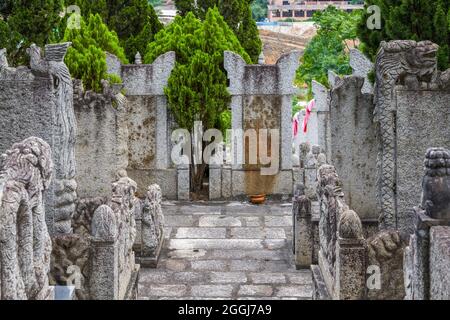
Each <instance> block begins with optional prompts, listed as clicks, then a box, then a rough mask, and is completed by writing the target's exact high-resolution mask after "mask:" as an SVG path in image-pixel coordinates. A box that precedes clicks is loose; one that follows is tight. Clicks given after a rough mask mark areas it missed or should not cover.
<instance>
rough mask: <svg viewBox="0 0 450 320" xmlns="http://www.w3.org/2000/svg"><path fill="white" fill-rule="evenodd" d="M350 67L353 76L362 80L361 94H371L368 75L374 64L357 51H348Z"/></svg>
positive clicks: (371, 86)
mask: <svg viewBox="0 0 450 320" xmlns="http://www.w3.org/2000/svg"><path fill="white" fill-rule="evenodd" d="M350 67H352V69H353V75H354V76H357V77H362V78H364V85H363V87H362V88H361V92H362V93H373V89H374V88H373V85H372V83H370V80H369V77H368V76H369V73H370V72H371V71H373V69H374V64H373V63H372V61H370V60H369V59H368V58H367V57H366V56H365V55H364V54H363V53H362V52H361V51H359V50H358V49H351V50H350Z"/></svg>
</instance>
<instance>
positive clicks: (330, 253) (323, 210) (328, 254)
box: [317, 164, 348, 276]
mask: <svg viewBox="0 0 450 320" xmlns="http://www.w3.org/2000/svg"><path fill="white" fill-rule="evenodd" d="M317 179H318V187H317V195H318V198H319V205H320V220H319V238H320V250H321V251H322V254H323V256H324V257H325V258H326V259H327V262H328V266H329V272H330V274H331V275H332V276H334V275H335V262H336V240H337V227H338V221H339V218H340V212H343V211H344V209H348V207H346V205H345V202H344V194H343V192H342V188H341V183H340V180H339V177H338V175H337V173H336V169H335V168H334V167H333V166H331V165H328V164H325V165H323V166H321V167H320V168H319V171H318V173H317Z"/></svg>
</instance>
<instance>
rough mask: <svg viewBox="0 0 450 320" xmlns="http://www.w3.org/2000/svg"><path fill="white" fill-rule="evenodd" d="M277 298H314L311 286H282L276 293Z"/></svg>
mask: <svg viewBox="0 0 450 320" xmlns="http://www.w3.org/2000/svg"><path fill="white" fill-rule="evenodd" d="M276 296H277V297H299V298H310V297H311V296H312V288H311V286H310V285H297V286H293V285H290V286H280V287H279V288H278V291H277V292H276Z"/></svg>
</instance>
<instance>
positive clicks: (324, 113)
mask: <svg viewBox="0 0 450 320" xmlns="http://www.w3.org/2000/svg"><path fill="white" fill-rule="evenodd" d="M311 89H312V93H313V95H314V99H315V102H316V113H317V143H316V144H318V145H319V146H321V147H322V148H323V149H324V150H325V154H326V156H327V157H328V159H329V158H330V153H329V150H330V149H331V147H330V145H331V141H330V139H331V132H330V90H329V89H327V88H326V87H325V86H324V85H322V84H321V83H319V82H317V81H314V80H313V81H312V84H311Z"/></svg>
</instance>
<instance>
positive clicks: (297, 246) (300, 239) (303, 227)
mask: <svg viewBox="0 0 450 320" xmlns="http://www.w3.org/2000/svg"><path fill="white" fill-rule="evenodd" d="M293 214H294V254H295V266H296V268H297V269H309V268H310V267H311V264H312V252H313V246H314V236H313V226H312V221H311V218H312V216H311V200H310V199H308V198H307V197H306V196H305V195H296V196H295V197H294V200H293Z"/></svg>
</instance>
